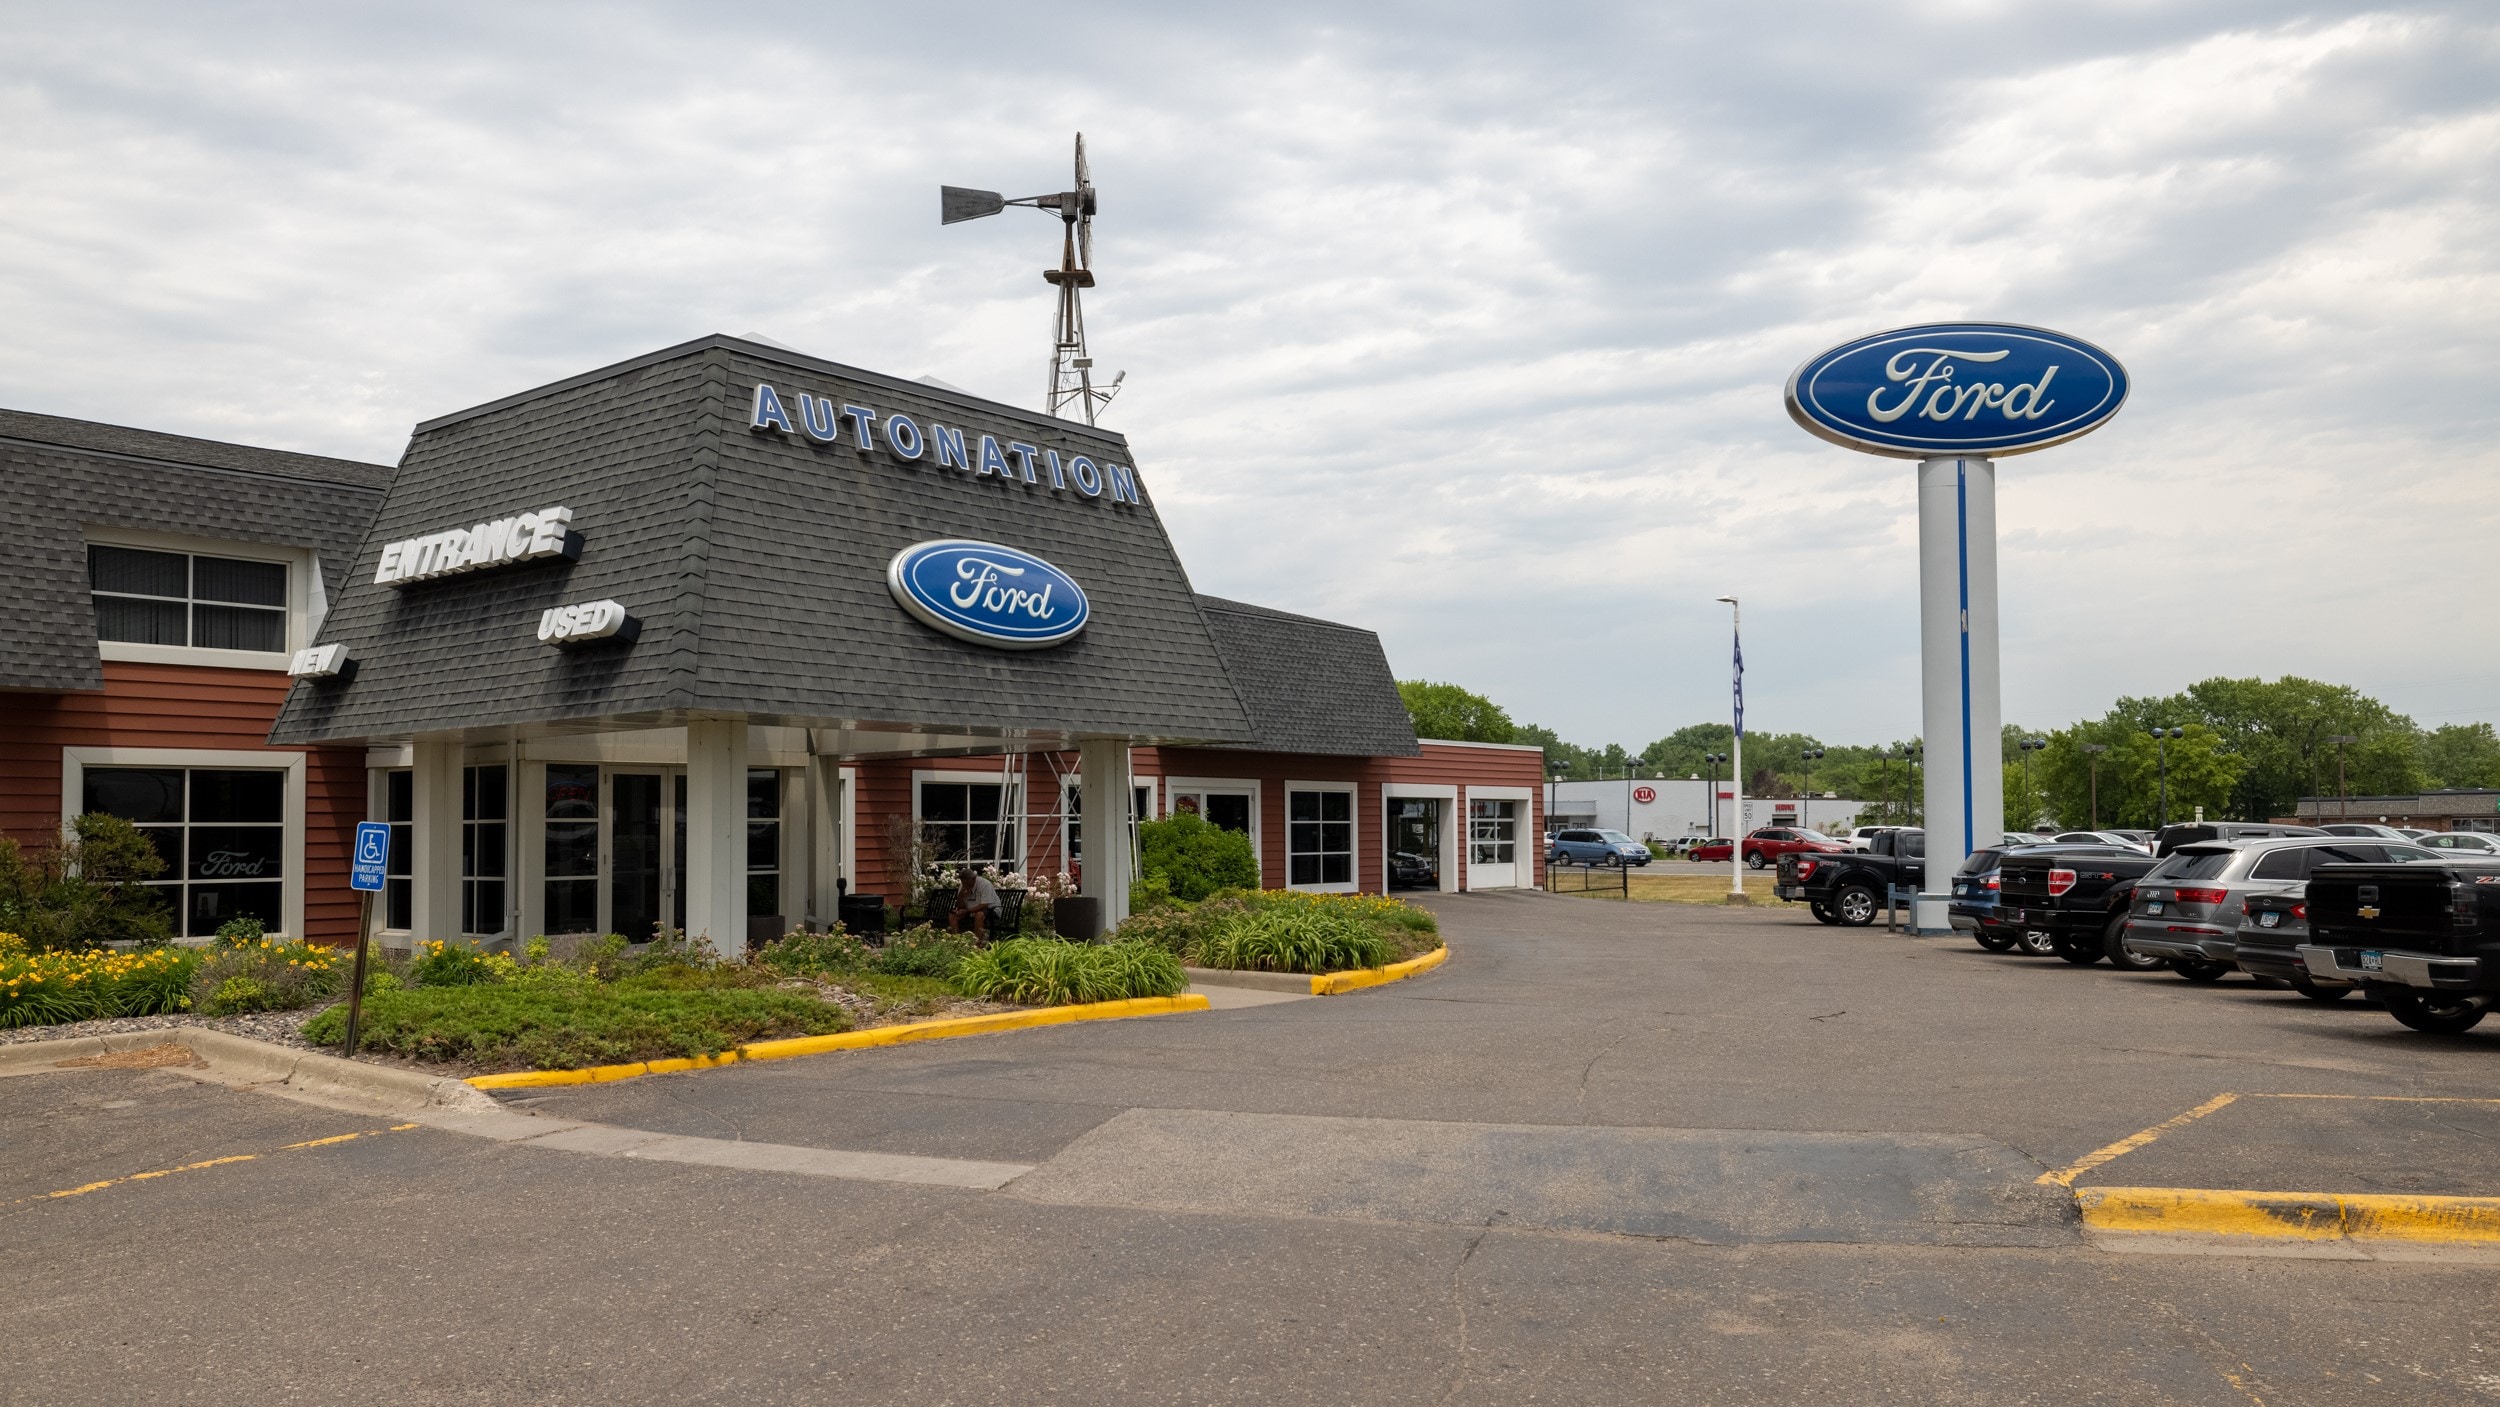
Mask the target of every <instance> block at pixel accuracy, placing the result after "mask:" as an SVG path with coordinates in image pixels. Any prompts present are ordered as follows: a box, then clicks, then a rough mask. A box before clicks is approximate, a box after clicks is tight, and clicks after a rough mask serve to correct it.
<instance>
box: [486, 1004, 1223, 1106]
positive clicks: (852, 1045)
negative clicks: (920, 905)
mask: <svg viewBox="0 0 2500 1407" xmlns="http://www.w3.org/2000/svg"><path fill="white" fill-rule="evenodd" d="M1206 1009H1207V999H1206V998H1205V997H1202V996H1199V995H1198V994H1197V993H1195V992H1184V993H1182V994H1181V995H1179V996H1177V997H1131V998H1130V999H1128V1000H1127V1001H1116V1002H1088V1003H1086V1004H1084V1005H1082V1006H1046V1007H1041V1008H1039V1009H1037V1010H1033V1011H1001V1012H997V1013H995V1014H993V1015H989V1016H959V1017H955V1018H953V1019H950V1020H946V1021H915V1022H913V1023H911V1024H910V1025H908V1026H878V1027H875V1028H873V1029H870V1030H866V1031H843V1032H840V1033H838V1034H835V1035H830V1036H791V1037H789V1038H787V1039H785V1040H778V1041H757V1042H755V1043H754V1044H752V1045H746V1046H741V1047H739V1048H738V1049H736V1050H732V1051H724V1052H722V1053H721V1054H719V1055H698V1056H694V1057H691V1058H689V1059H684V1060H645V1061H637V1062H635V1063H633V1064H630V1065H593V1066H590V1067H589V1068H587V1069H582V1070H515V1071H513V1072H511V1073H509V1074H503V1075H476V1076H472V1077H471V1078H470V1079H469V1083H470V1084H472V1085H474V1086H476V1087H477V1088H479V1089H534V1088H538V1087H541V1086H546V1085H597V1084H606V1083H607V1082H609V1081H611V1080H631V1079H636V1078H639V1077H640V1076H643V1075H668V1074H674V1073H676V1072H677V1071H680V1070H709V1069H712V1068H714V1067H716V1066H721V1065H735V1064H738V1063H740V1062H741V1061H750V1060H788V1059H790V1058H791V1057H793V1056H800V1055H823V1054H825V1053H827V1052H829V1051H836V1050H871V1049H874V1048H875V1047H878V1046H889V1045H908V1044H910V1043H911V1042H913V1041H942V1040H946V1039H948V1038H950V1037H954V1036H986V1035H988V1034H990V1033H991V1032H993V1031H1019V1030H1022V1029H1024V1028H1025V1027H1027V1026H1059V1025H1064V1024H1066V1023H1068V1022H1070V1021H1116V1020H1118V1019H1120V1018H1121V1017H1124V1016H1162V1015H1165V1014H1166V1013H1169V1012H1175V1011H1204V1010H1206Z"/></svg>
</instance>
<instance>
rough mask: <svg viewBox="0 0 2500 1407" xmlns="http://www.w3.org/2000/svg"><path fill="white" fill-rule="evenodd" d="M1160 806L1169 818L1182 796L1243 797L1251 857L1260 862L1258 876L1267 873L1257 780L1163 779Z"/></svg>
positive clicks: (1244, 778) (1240, 778) (1243, 778)
mask: <svg viewBox="0 0 2500 1407" xmlns="http://www.w3.org/2000/svg"><path fill="white" fill-rule="evenodd" d="M1158 780H1160V781H1161V782H1162V783H1163V804H1164V809H1165V812H1166V814H1167V818H1168V816H1169V815H1170V814H1171V807H1172V806H1173V805H1175V804H1177V803H1176V798H1178V797H1180V796H1181V795H1182V794H1184V793H1195V794H1197V795H1199V796H1246V797H1248V798H1250V857H1251V858H1252V859H1254V860H1256V861H1258V862H1259V873H1260V874H1262V875H1264V874H1266V873H1267V845H1266V843H1265V840H1264V836H1263V832H1264V831H1265V829H1266V828H1265V826H1264V825H1263V824H1262V822H1263V820H1264V817H1262V816H1261V815H1260V811H1259V804H1260V796H1259V780H1258V778H1256V777H1163V778H1159V779H1158Z"/></svg>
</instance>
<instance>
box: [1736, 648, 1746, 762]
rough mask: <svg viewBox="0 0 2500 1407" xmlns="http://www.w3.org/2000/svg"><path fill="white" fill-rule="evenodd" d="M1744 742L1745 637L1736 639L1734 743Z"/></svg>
mask: <svg viewBox="0 0 2500 1407" xmlns="http://www.w3.org/2000/svg"><path fill="white" fill-rule="evenodd" d="M1744 740H1745V637H1744V636H1742V635H1739V636H1737V637H1736V741H1738V742H1740V743H1741V742H1743V741H1744Z"/></svg>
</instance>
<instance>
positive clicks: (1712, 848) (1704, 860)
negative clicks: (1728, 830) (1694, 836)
mask: <svg viewBox="0 0 2500 1407" xmlns="http://www.w3.org/2000/svg"><path fill="white" fill-rule="evenodd" d="M1735 850H1736V842H1735V841H1733V840H1730V839H1728V838H1727V837H1726V836H1723V835H1714V836H1707V837H1705V838H1703V839H1700V840H1696V841H1694V842H1693V844H1692V848H1691V849H1689V850H1686V851H1685V852H1684V858H1685V859H1687V860H1691V861H1693V862H1695V863H1696V864H1710V863H1713V862H1715V863H1718V864H1722V865H1724V864H1726V863H1727V857H1728V856H1729V855H1731V854H1733V853H1734V852H1735Z"/></svg>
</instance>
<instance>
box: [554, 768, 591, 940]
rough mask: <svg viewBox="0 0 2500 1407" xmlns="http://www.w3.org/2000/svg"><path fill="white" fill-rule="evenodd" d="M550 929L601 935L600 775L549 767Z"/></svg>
mask: <svg viewBox="0 0 2500 1407" xmlns="http://www.w3.org/2000/svg"><path fill="white" fill-rule="evenodd" d="M545 804H546V816H547V846H546V872H547V878H546V885H545V889H544V893H545V898H546V915H545V927H546V931H547V932H549V933H596V932H598V931H599V769H598V768H597V767H591V766H581V765H575V764H571V763H566V764H556V763H549V764H548V766H547V793H546V803H545Z"/></svg>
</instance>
